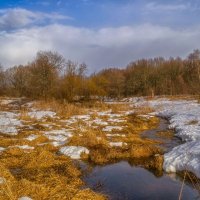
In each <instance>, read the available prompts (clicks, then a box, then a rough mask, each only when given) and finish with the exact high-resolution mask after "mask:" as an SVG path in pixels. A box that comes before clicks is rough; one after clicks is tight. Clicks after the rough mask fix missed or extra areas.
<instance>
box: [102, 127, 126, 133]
mask: <svg viewBox="0 0 200 200" xmlns="http://www.w3.org/2000/svg"><path fill="white" fill-rule="evenodd" d="M122 129H123V127H121V126H106V127H105V128H103V130H102V131H106V132H110V131H112V130H118V131H121V130H122Z"/></svg>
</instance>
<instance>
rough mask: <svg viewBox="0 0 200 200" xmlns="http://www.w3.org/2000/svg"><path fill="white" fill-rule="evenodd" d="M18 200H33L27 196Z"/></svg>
mask: <svg viewBox="0 0 200 200" xmlns="http://www.w3.org/2000/svg"><path fill="white" fill-rule="evenodd" d="M18 200H32V199H31V198H30V197H27V196H25V197H20V198H19V199H18Z"/></svg>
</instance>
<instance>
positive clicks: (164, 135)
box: [156, 130, 174, 139]
mask: <svg viewBox="0 0 200 200" xmlns="http://www.w3.org/2000/svg"><path fill="white" fill-rule="evenodd" d="M156 135H157V136H159V137H162V138H167V139H172V138H173V137H174V132H173V131H172V130H167V131H160V132H158V133H156Z"/></svg>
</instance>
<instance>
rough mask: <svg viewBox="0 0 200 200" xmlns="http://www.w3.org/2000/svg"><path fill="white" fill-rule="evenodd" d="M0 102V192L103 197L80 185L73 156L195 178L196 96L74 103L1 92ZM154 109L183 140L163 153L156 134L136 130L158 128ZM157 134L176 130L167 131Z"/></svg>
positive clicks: (166, 135) (13, 196) (8, 196)
mask: <svg viewBox="0 0 200 200" xmlns="http://www.w3.org/2000/svg"><path fill="white" fill-rule="evenodd" d="M0 104H1V111H0V168H1V170H0V191H1V192H0V199H18V198H20V197H29V198H32V199H107V197H106V195H103V194H100V193H96V192H94V191H92V190H91V189H89V188H88V187H87V185H86V186H85V183H84V181H83V180H82V176H83V175H84V174H83V173H84V172H83V171H82V170H81V168H80V165H79V161H78V160H82V161H84V162H85V163H89V164H90V165H102V166H103V165H106V164H110V163H117V162H119V161H121V160H127V161H130V162H131V163H133V164H134V165H136V166H140V167H143V168H146V169H149V170H153V171H154V173H155V174H157V175H158V174H159V176H160V175H161V174H162V173H163V169H164V170H165V171H167V172H173V173H174V172H184V171H190V172H193V174H195V175H196V177H199V172H200V170H199V168H198V167H199V164H198V163H199V162H198V159H199V157H198V155H199V154H198V151H193V149H192V148H194V150H195V149H197V148H198V138H199V136H198V130H199V128H198V127H199V123H200V118H199V117H200V116H199V115H198V113H199V112H198V108H199V104H197V102H196V101H195V100H179V99H160V98H158V99H153V100H152V99H151V100H145V99H144V98H129V99H124V100H123V101H121V102H113V101H111V102H106V103H100V102H99V103H98V102H95V103H83V104H77V105H76V104H68V103H65V104H63V103H62V104H61V103H59V102H56V101H50V102H44V101H30V100H27V99H18V98H16V99H12V98H1V100H0ZM180 108H181V109H180ZM193 108H194V109H193ZM187 111H192V113H188V114H187ZM194 111H196V112H194ZM158 116H161V117H164V118H168V119H169V120H170V121H169V123H170V128H171V129H175V130H177V131H176V134H177V136H179V137H181V138H182V139H183V140H184V141H186V143H185V144H183V145H180V146H177V147H176V148H174V149H172V150H171V151H170V152H165V153H164V150H163V148H162V141H160V140H157V139H155V138H154V139H152V138H148V137H142V133H143V132H144V131H148V130H152V129H155V128H156V127H158V125H159V123H160V122H159V121H160V120H159V118H158ZM188 129H189V130H190V131H188V132H187V130H188ZM156 135H158V136H159V137H163V138H166V139H169V140H171V139H172V138H173V137H174V136H173V132H172V131H170V130H166V131H161V132H158V133H156ZM190 159H191V160H190Z"/></svg>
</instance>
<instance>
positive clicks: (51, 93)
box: [0, 49, 200, 101]
mask: <svg viewBox="0 0 200 200" xmlns="http://www.w3.org/2000/svg"><path fill="white" fill-rule="evenodd" d="M86 71H87V65H86V64H85V63H81V64H79V63H76V62H73V61H70V60H68V61H66V60H65V59H64V57H63V56H62V55H60V54H59V53H57V52H51V51H40V52H38V53H37V55H36V57H35V59H34V60H33V61H32V62H30V63H28V64H27V65H19V66H14V67H12V68H9V69H4V68H3V67H2V66H0V95H8V96H17V97H29V98H34V99H45V100H47V99H51V98H55V99H62V100H66V101H75V100H80V99H85V100H88V99H91V98H103V97H112V98H120V97H127V96H141V95H142V96H154V95H180V94H192V95H194V94H199V92H200V51H199V50H198V49H197V50H194V51H193V52H192V53H190V54H189V55H188V57H187V58H186V59H182V58H179V57H177V58H169V59H164V58H162V57H158V58H153V59H140V60H137V61H134V62H131V63H129V64H128V65H127V66H126V67H125V68H123V69H119V68H106V69H104V70H101V71H99V72H98V73H93V74H91V75H89V76H88V75H86Z"/></svg>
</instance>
